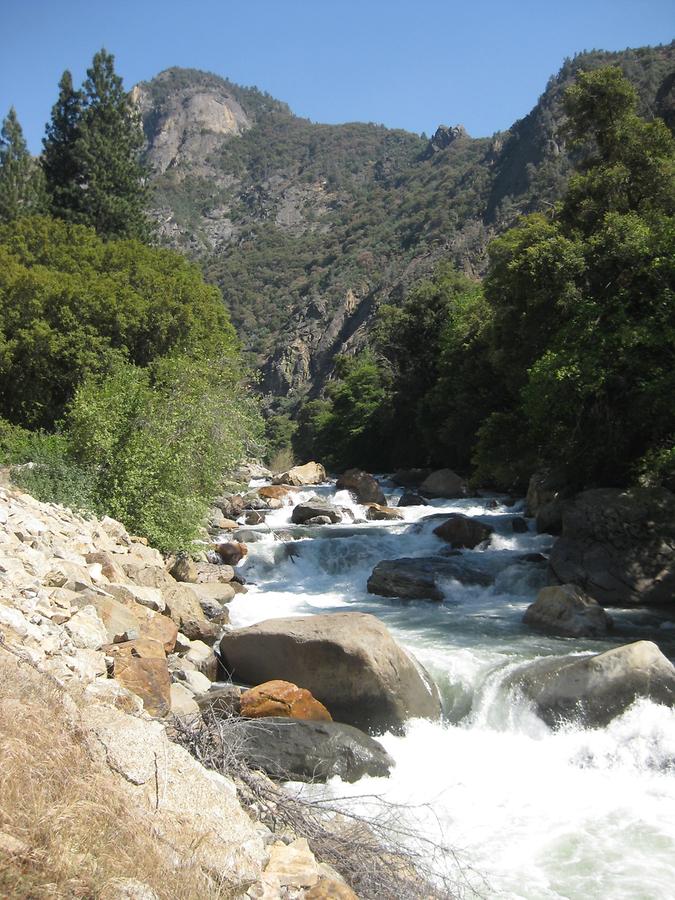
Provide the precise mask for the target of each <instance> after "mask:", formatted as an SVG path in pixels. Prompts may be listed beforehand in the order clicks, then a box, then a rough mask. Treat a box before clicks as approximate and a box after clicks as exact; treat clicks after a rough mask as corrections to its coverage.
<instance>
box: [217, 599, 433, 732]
mask: <svg viewBox="0 0 675 900" xmlns="http://www.w3.org/2000/svg"><path fill="white" fill-rule="evenodd" d="M220 651H221V659H222V662H223V665H224V666H225V668H226V670H227V671H229V672H230V673H231V675H233V676H234V677H236V678H237V679H238V680H241V681H244V682H247V683H249V684H259V683H261V682H264V681H271V680H275V679H283V680H285V681H290V682H292V683H293V684H301V685H302V686H303V687H304V688H306V689H307V690H308V691H311V693H312V695H313V696H314V697H316V699H317V700H319V701H320V702H321V703H323V704H324V705H325V706H326V708H327V709H329V710H330V712H331V715H332V716H333V718H334V719H336V720H337V721H339V722H346V723H348V724H352V725H356V726H357V727H360V728H373V729H387V728H392V727H400V726H401V725H402V724H403V723H404V722H405V721H406V720H407V719H409V718H413V717H417V716H419V717H424V718H438V716H439V715H440V701H439V697H438V691H437V690H436V687H435V685H434V684H433V682H432V681H431V679H430V678H429V676H428V674H427V673H426V672H425V671H424V669H422V667H421V666H420V665H419V664H418V663H417V661H416V660H415V659H414V658H413V657H412V656H410V655H408V653H406V651H405V650H403V648H401V647H399V646H398V644H396V642H395V641H394V639H393V638H392V636H391V634H390V633H389V631H388V630H387V629H386V628H385V626H384V625H383V624H382V622H380V621H379V619H377V618H375V616H371V615H367V614H364V613H355V612H345V613H329V614H322V615H316V616H302V617H291V618H284V619H268V620H267V621H265V622H260V623H258V624H257V625H252V626H249V627H248V628H241V629H237V630H233V631H230V632H228V633H227V634H225V635H224V636H223V638H222V640H221V642H220Z"/></svg>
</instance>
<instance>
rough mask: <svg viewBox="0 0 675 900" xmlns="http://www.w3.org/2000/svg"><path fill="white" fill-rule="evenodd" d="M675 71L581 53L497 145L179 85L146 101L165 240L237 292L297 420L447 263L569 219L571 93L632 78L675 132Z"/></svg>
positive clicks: (238, 315) (247, 333) (173, 80)
mask: <svg viewBox="0 0 675 900" xmlns="http://www.w3.org/2000/svg"><path fill="white" fill-rule="evenodd" d="M674 60H675V43H673V44H670V45H668V46H661V47H655V48H650V47H647V48H640V49H636V50H626V51H623V52H620V53H608V52H603V51H591V52H587V53H583V54H579V55H578V56H576V57H574V59H570V60H567V61H566V62H565V63H564V65H563V66H562V68H561V70H560V71H559V73H558V74H557V75H556V76H554V77H553V78H551V79H550V81H549V83H548V85H547V86H546V89H545V91H544V93H543V94H542V96H541V97H540V99H539V101H538V103H537V104H536V106H535V107H534V109H533V110H532V111H531V112H530V113H529V114H528V115H527V116H525V118H523V119H520V120H519V121H517V122H515V123H514V125H513V126H512V127H511V128H510V129H509V130H508V131H506V132H501V133H498V134H495V135H493V136H492V137H488V138H486V137H478V138H473V137H470V136H469V135H468V134H467V133H466V131H465V130H464V128H463V127H462V126H461V125H455V126H445V125H441V126H439V128H438V129H437V131H436V133H435V134H434V135H433V137H432V138H431V139H427V138H426V137H424V136H420V135H417V134H412V133H409V132H406V131H402V130H398V129H389V128H385V127H383V126H381V125H374V124H363V123H347V124H344V125H322V124H316V123H313V122H310V121H308V120H307V119H302V118H299V117H298V116H295V115H293V113H292V112H291V110H290V109H289V107H288V106H287V105H286V104H284V103H282V102H280V101H278V100H275V99H274V98H273V97H271V96H269V95H268V94H265V93H262V92H261V91H259V90H257V89H256V88H242V87H240V86H238V85H235V84H233V83H232V82H230V81H227V80H225V79H223V78H220V77H218V76H216V75H212V74H209V73H205V72H200V71H196V70H193V69H178V68H173V69H168V70H167V71H165V72H162V73H161V74H160V75H158V76H157V77H156V78H154V79H152V81H149V82H142V83H140V84H138V85H137V86H136V87H135V88H134V96H135V98H136V101H137V103H138V105H139V108H140V110H141V114H142V118H143V125H144V130H145V134H146V138H147V160H148V162H149V164H150V165H151V167H152V170H153V182H154V189H155V191H154V208H153V215H154V217H155V219H156V221H157V225H158V231H159V234H160V237H161V240H162V241H163V242H164V243H166V244H168V245H170V246H173V247H176V248H178V249H180V250H182V251H184V252H185V253H187V254H188V255H189V256H191V257H193V258H194V259H195V260H197V261H198V262H199V264H200V265H201V266H202V267H203V269H204V271H205V273H206V275H207V277H208V278H209V279H210V280H211V281H213V282H215V283H217V284H218V285H219V286H220V288H221V289H222V292H223V296H224V298H225V302H226V304H227V306H228V307H229V309H230V313H231V316H232V319H233V321H234V323H235V325H236V327H237V329H238V331H239V334H240V336H241V338H242V341H243V344H244V347H245V349H246V350H247V351H248V352H249V353H250V354H251V356H252V359H253V360H254V361H255V363H256V364H258V365H259V366H260V368H261V371H262V381H261V386H262V389H263V391H264V392H266V393H268V394H270V395H272V396H273V397H276V398H288V399H287V400H286V401H277V402H282V403H286V404H293V403H295V402H297V400H298V399H300V398H301V397H303V396H306V395H308V394H309V395H316V394H317V393H319V392H320V391H321V389H322V386H323V385H324V384H325V383H326V380H327V379H328V378H329V377H330V375H331V373H332V370H333V363H334V359H335V356H336V354H338V353H354V352H357V351H358V350H359V349H360V348H362V347H363V346H364V345H365V344H366V342H367V337H368V330H369V327H370V323H371V321H372V318H373V313H374V311H375V309H376V308H377V306H378V305H379V304H380V303H383V302H389V303H396V302H397V301H399V300H400V299H401V298H402V297H404V296H405V293H406V292H407V290H408V289H409V288H410V287H411V286H412V285H413V284H414V283H415V282H416V281H418V280H420V279H421V278H423V277H425V276H426V275H428V274H429V273H430V272H431V271H432V270H433V268H434V267H435V266H436V264H437V263H438V262H439V261H440V260H441V259H451V260H453V261H454V263H455V264H456V265H457V266H458V267H459V268H461V269H462V270H463V271H465V272H466V273H467V274H469V275H472V276H476V277H478V276H480V275H481V274H482V273H483V271H484V270H485V266H486V247H487V244H488V242H489V241H490V239H491V238H492V237H493V236H494V235H495V234H497V233H499V232H500V231H502V230H504V229H506V228H508V227H510V226H511V225H512V224H513V223H514V221H515V220H516V219H517V217H518V216H519V215H521V214H522V213H528V212H533V211H537V210H540V211H541V210H547V209H550V208H551V206H552V204H554V203H555V201H556V200H557V199H558V198H559V197H560V196H561V193H562V191H563V190H564V187H565V184H566V181H567V178H568V176H569V173H570V170H571V161H570V157H569V155H568V152H567V149H566V147H565V141H564V137H563V135H562V132H561V127H560V126H561V124H562V112H561V101H562V95H563V92H564V90H565V88H566V87H567V85H568V84H569V83H570V82H571V81H572V80H573V78H574V76H575V74H576V73H577V72H578V71H579V70H580V69H588V68H595V67H597V66H601V65H610V64H614V65H619V66H620V67H621V68H622V69H623V70H624V72H625V73H626V75H627V76H628V77H629V78H630V79H631V81H632V82H633V83H634V84H635V86H636V88H637V89H638V92H639V96H640V104H641V113H642V114H643V115H646V116H650V117H651V116H653V115H657V114H660V115H663V117H664V118H665V119H666V120H667V121H671V123H672V120H673V108H674V107H675V102H674V100H673V97H674V84H673V81H674V79H673V70H674Z"/></svg>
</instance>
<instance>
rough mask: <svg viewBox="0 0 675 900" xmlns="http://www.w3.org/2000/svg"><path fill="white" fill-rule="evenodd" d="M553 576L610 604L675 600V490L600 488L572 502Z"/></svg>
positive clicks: (555, 550)
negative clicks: (674, 492) (673, 492)
mask: <svg viewBox="0 0 675 900" xmlns="http://www.w3.org/2000/svg"><path fill="white" fill-rule="evenodd" d="M549 565H550V572H551V580H552V582H554V583H555V582H558V583H562V584H566V583H569V582H573V583H574V584H578V585H579V586H580V587H582V588H583V589H584V590H585V591H586V593H587V594H589V595H590V596H591V597H594V598H595V599H596V600H597V601H598V603H601V604H603V605H607V606H632V605H647V606H649V605H671V606H672V605H673V604H674V603H675V495H673V494H672V493H671V492H670V491H667V490H666V489H665V488H632V489H630V490H625V491H622V490H620V489H618V488H598V489H595V490H591V491H584V492H583V493H581V494H578V495H577V496H576V497H575V498H574V499H573V500H569V501H567V503H566V505H565V510H564V512H563V533H562V537H560V538H559V539H558V540H557V541H556V543H555V545H554V547H553V550H552V552H551V557H550V561H549Z"/></svg>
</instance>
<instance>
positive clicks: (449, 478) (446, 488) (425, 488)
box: [420, 469, 468, 500]
mask: <svg viewBox="0 0 675 900" xmlns="http://www.w3.org/2000/svg"><path fill="white" fill-rule="evenodd" d="M420 492H421V493H422V494H425V495H426V496H427V497H445V498H446V499H447V500H456V499H457V498H459V497H466V496H468V488H467V485H466V482H465V481H464V479H463V478H460V476H459V475H457V473H456V472H453V471H452V469H438V470H437V471H436V472H432V473H431V475H429V476H428V477H427V478H425V479H424V481H423V482H422V484H421V485H420Z"/></svg>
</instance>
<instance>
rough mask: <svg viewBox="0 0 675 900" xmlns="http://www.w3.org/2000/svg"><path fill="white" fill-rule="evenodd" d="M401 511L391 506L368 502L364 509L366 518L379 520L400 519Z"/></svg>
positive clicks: (401, 516)
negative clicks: (366, 507)
mask: <svg viewBox="0 0 675 900" xmlns="http://www.w3.org/2000/svg"><path fill="white" fill-rule="evenodd" d="M402 518H403V513H402V512H399V511H398V510H397V509H392V507H391V506H381V505H380V504H379V503H369V504H368V509H367V510H366V519H371V520H372V521H376V522H377V521H381V520H383V519H402Z"/></svg>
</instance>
